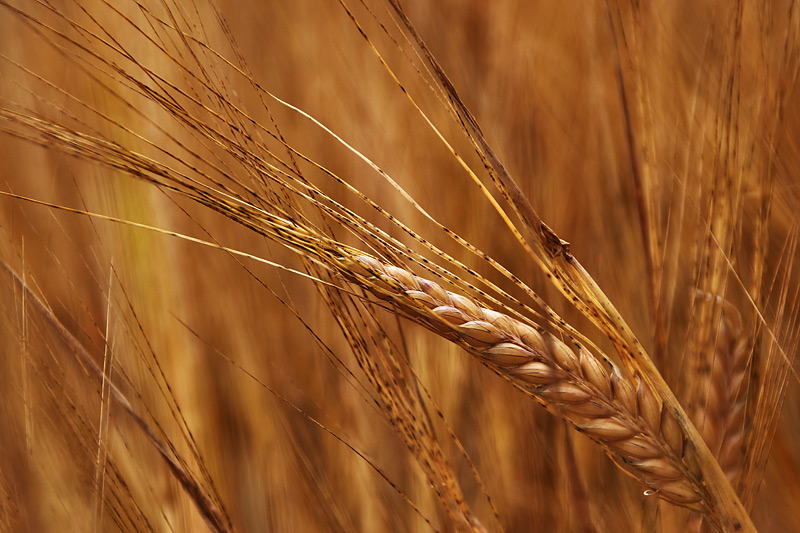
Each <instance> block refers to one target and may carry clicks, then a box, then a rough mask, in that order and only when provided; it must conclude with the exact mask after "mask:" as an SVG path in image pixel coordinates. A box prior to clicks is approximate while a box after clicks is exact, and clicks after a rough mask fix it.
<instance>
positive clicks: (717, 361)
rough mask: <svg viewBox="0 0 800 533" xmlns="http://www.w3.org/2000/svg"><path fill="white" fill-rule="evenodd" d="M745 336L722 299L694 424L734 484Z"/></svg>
mask: <svg viewBox="0 0 800 533" xmlns="http://www.w3.org/2000/svg"><path fill="white" fill-rule="evenodd" d="M749 355H750V341H749V338H748V337H747V336H746V335H744V334H743V329H742V319H741V315H740V314H739V312H738V311H737V310H736V309H735V308H734V307H733V306H732V305H731V304H730V303H729V302H723V309H722V316H721V319H720V324H719V328H718V334H717V338H716V344H715V347H714V358H713V361H712V362H711V368H710V371H709V373H708V375H707V390H708V395H707V396H706V398H705V402H703V404H701V405H699V406H698V412H697V415H696V417H695V424H696V425H697V427H699V428H701V429H700V432H701V434H702V435H703V439H704V440H705V441H706V444H708V447H709V449H710V450H711V451H712V452H713V453H714V455H715V456H716V457H717V462H719V466H720V467H721V468H722V471H723V472H725V475H726V476H727V477H728V479H729V480H730V481H731V483H734V482H735V481H736V478H737V477H738V475H739V471H740V467H741V462H740V459H741V455H742V446H743V443H744V429H745V428H744V419H745V404H746V402H745V399H746V396H745V394H744V391H745V390H746V386H743V385H744V380H745V377H746V373H747V361H748V357H749Z"/></svg>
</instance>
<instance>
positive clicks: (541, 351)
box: [341, 255, 716, 521]
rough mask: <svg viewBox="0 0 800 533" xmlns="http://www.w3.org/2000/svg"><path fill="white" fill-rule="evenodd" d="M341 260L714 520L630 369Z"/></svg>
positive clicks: (418, 283) (413, 282) (403, 276)
mask: <svg viewBox="0 0 800 533" xmlns="http://www.w3.org/2000/svg"><path fill="white" fill-rule="evenodd" d="M341 263H342V264H343V265H350V268H349V269H348V270H344V271H343V272H342V273H343V274H344V275H345V276H346V277H348V278H349V279H351V280H353V281H356V282H358V283H359V284H360V285H361V286H363V287H367V288H371V290H372V292H373V293H374V294H376V295H377V296H378V297H380V298H381V299H384V300H388V301H390V302H392V303H393V304H395V305H396V306H397V308H398V309H399V310H400V311H401V312H402V313H403V314H404V315H406V316H408V317H409V318H411V319H412V320H414V321H416V322H418V323H420V324H422V325H424V326H426V327H427V328H428V329H430V330H432V331H434V332H436V333H438V334H440V335H442V336H444V337H446V338H448V339H450V340H452V341H454V342H456V343H458V344H459V345H461V346H463V347H464V348H466V349H467V351H469V352H470V353H472V354H473V355H475V356H476V357H478V358H479V359H480V360H481V361H482V362H484V363H485V364H486V365H487V366H489V367H490V368H492V369H493V370H495V371H496V372H497V373H498V374H500V375H501V376H503V377H505V378H507V379H509V380H510V381H511V382H512V383H514V384H515V385H516V386H517V387H518V388H520V389H521V390H523V391H525V392H526V393H528V394H529V395H531V396H533V397H534V398H536V399H537V400H538V401H539V403H541V404H542V405H544V406H545V408H547V409H548V410H549V411H551V412H553V413H555V414H557V415H558V416H560V417H562V418H563V419H564V420H566V421H567V422H569V423H570V424H571V425H572V426H574V427H575V428H576V429H578V431H581V432H582V433H584V434H585V435H587V436H588V437H589V438H591V439H592V440H594V441H595V442H597V443H598V444H600V445H601V446H602V447H603V448H604V449H605V451H606V452H607V453H608V454H609V455H611V456H612V458H613V459H614V460H615V462H616V463H617V464H618V465H620V467H621V468H623V469H624V470H625V471H626V472H627V473H629V474H630V475H631V476H633V477H635V478H636V479H638V480H639V481H640V482H641V483H642V484H643V485H645V487H646V488H647V490H646V493H647V494H650V495H658V496H659V497H661V498H663V499H665V500H667V501H669V502H671V503H674V504H676V505H680V506H684V507H688V508H690V509H693V510H695V511H698V512H701V513H706V514H708V515H709V518H710V519H711V520H712V521H713V520H715V519H716V518H715V515H714V511H713V505H712V502H711V500H710V498H709V494H708V492H707V490H706V487H705V486H704V485H703V483H702V482H701V478H702V475H701V472H700V470H699V468H698V466H697V463H696V462H694V461H692V460H690V458H688V457H686V455H685V450H686V447H685V446H684V442H685V435H684V434H683V432H682V430H681V428H680V426H679V425H678V424H677V422H676V421H675V419H674V418H673V417H672V415H671V413H669V412H668V410H666V409H664V407H663V405H662V403H661V402H660V401H659V400H658V398H657V397H656V395H655V394H653V392H652V390H651V389H650V387H649V386H648V385H647V383H646V382H645V381H644V380H642V379H641V378H640V377H639V376H628V375H625V374H624V373H623V372H622V371H621V370H620V369H618V368H617V367H616V366H614V365H613V364H612V363H610V362H609V361H608V360H607V359H606V358H599V357H597V356H596V355H595V354H593V353H591V352H590V351H589V350H587V349H586V348H585V347H583V346H582V345H580V344H578V343H577V342H575V341H574V340H572V339H561V338H557V337H556V336H554V335H553V334H551V333H549V332H547V331H545V330H544V329H543V328H541V327H537V326H535V325H531V324H526V323H523V322H521V321H519V320H516V319H514V318H511V317H509V316H506V315H503V314H501V313H498V312H496V311H493V310H491V309H487V308H485V307H483V306H482V305H481V304H480V303H479V302H476V301H474V300H472V299H470V298H466V297H464V296H462V295H459V294H454V293H452V292H450V291H447V290H445V289H444V288H442V287H441V286H440V285H439V284H438V283H436V282H434V281H431V280H428V279H425V278H421V277H419V276H416V275H414V274H413V273H411V272H409V271H407V270H405V269H403V268H400V267H397V266H395V265H388V264H385V263H382V262H380V261H378V260H377V259H375V258H373V257H370V256H366V255H358V256H353V257H350V258H343V259H342V260H341Z"/></svg>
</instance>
